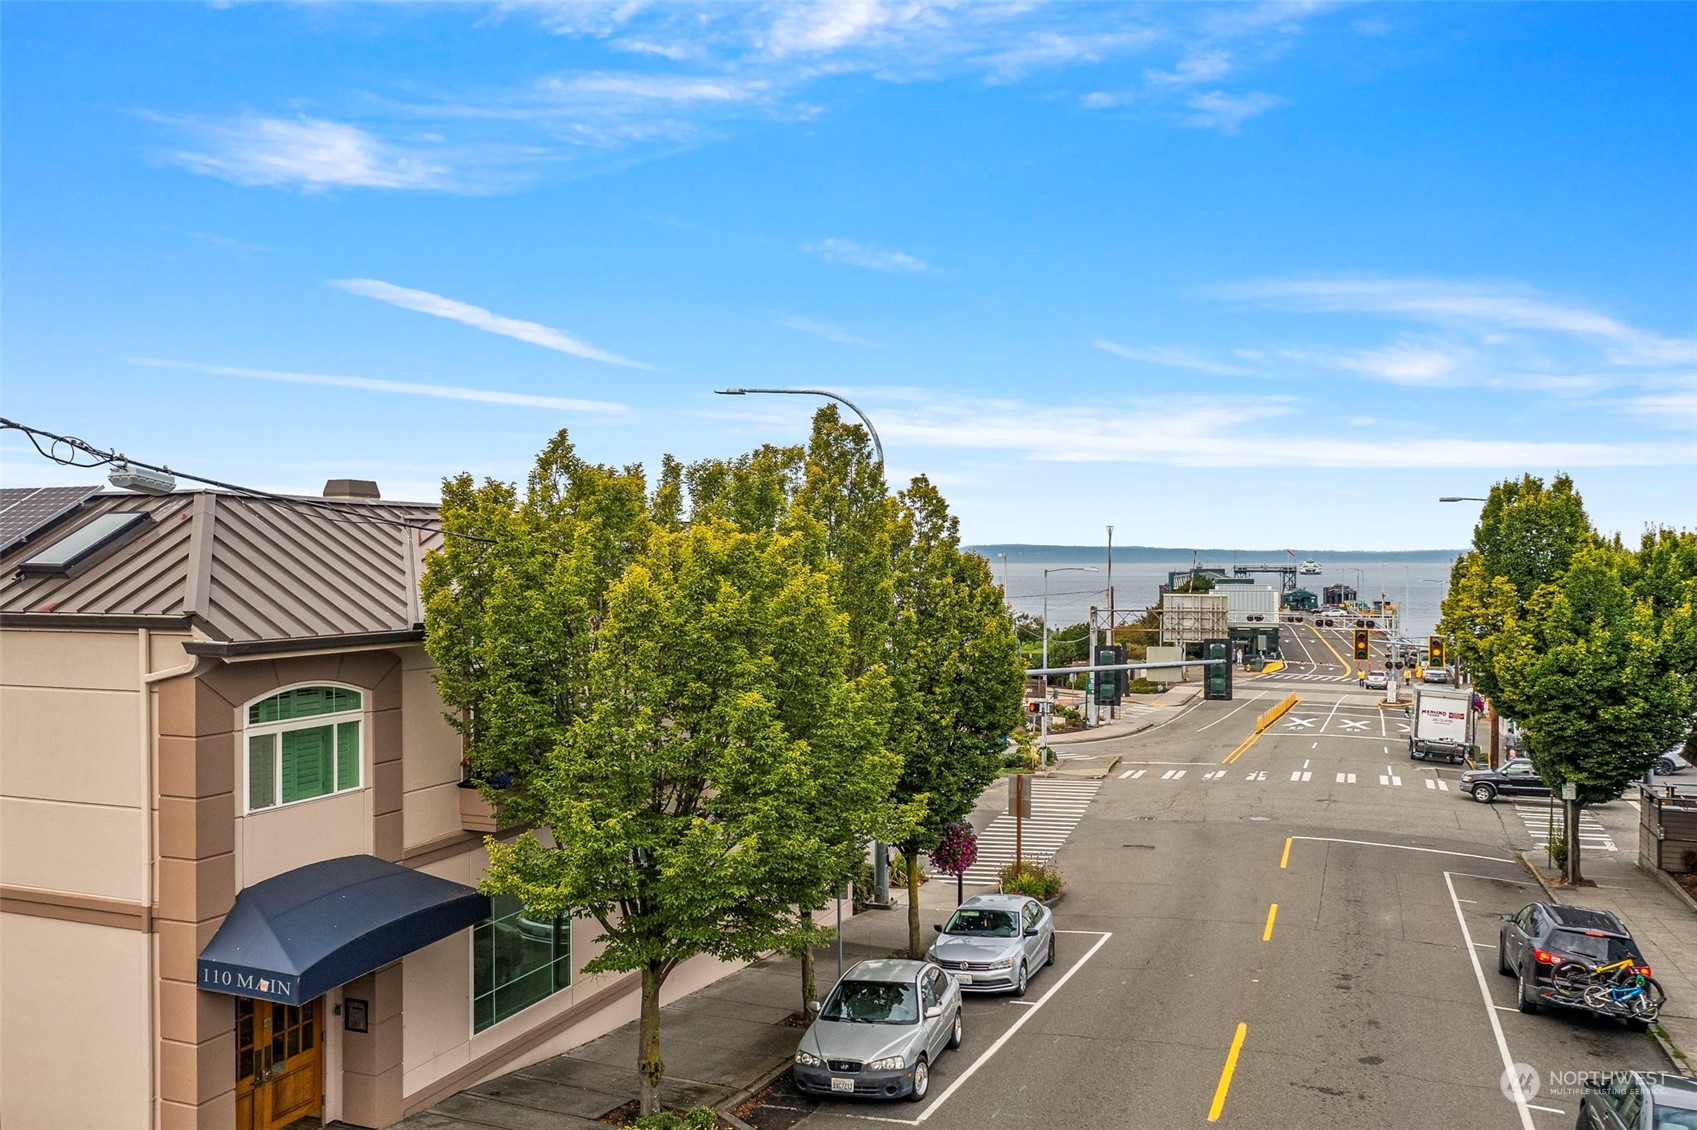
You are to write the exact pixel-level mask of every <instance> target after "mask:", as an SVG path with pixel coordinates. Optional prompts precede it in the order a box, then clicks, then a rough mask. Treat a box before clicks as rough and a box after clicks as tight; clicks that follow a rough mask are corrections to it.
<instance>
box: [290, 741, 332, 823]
mask: <svg viewBox="0 0 1697 1130" xmlns="http://www.w3.org/2000/svg"><path fill="white" fill-rule="evenodd" d="M334 734H335V727H333V726H313V727H312V728H311V729H306V730H285V731H283V733H282V734H281V735H279V736H280V737H281V738H282V747H283V803H284V804H292V803H294V802H295V801H297V800H309V799H311V798H312V797H315V796H325V795H326V794H328V793H333V792H335V791H336V784H335V778H334V777H333V776H332V775H331V774H332V772H333V766H334V759H333V756H332V754H333V751H332V747H331V739H332V737H333V735H334Z"/></svg>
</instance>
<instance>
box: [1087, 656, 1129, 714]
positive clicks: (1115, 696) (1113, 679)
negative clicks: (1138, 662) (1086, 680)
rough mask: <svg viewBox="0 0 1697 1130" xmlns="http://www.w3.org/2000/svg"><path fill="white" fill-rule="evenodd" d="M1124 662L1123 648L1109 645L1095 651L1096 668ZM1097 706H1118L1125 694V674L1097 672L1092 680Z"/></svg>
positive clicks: (1122, 672) (1121, 672)
mask: <svg viewBox="0 0 1697 1130" xmlns="http://www.w3.org/2000/svg"><path fill="white" fill-rule="evenodd" d="M1124 662H1125V648H1123V647H1120V646H1119V645H1118V644H1110V645H1106V646H1103V647H1099V648H1097V649H1096V666H1107V665H1109V664H1113V663H1124ZM1094 682H1095V686H1096V705H1097V706H1118V705H1119V704H1120V699H1121V697H1122V696H1123V695H1124V694H1125V688H1126V682H1127V679H1126V672H1124V671H1098V672H1096V678H1095V680H1094Z"/></svg>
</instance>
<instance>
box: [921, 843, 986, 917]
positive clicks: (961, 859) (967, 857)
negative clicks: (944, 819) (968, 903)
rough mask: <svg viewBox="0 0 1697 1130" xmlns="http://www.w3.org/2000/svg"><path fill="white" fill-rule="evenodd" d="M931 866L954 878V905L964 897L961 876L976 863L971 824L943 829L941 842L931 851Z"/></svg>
mask: <svg viewBox="0 0 1697 1130" xmlns="http://www.w3.org/2000/svg"><path fill="white" fill-rule="evenodd" d="M930 854H931V865H932V866H933V867H935V868H937V870H939V871H943V872H946V873H947V874H950V875H953V876H954V877H955V905H956V906H959V905H960V904H961V901H962V899H963V898H964V896H965V883H964V879H963V876H965V875H966V871H967V868H969V867H971V866H972V865H973V864H974V863H977V862H978V837H977V836H976V835H975V834H974V833H973V831H972V825H971V824H950V825H949V826H948V827H946V828H944V829H943V840H942V842H941V843H939V844H938V845H937V846H936V848H934V849H933V850H932V851H931V853H930Z"/></svg>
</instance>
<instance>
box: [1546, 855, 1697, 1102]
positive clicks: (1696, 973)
mask: <svg viewBox="0 0 1697 1130" xmlns="http://www.w3.org/2000/svg"><path fill="white" fill-rule="evenodd" d="M1521 858H1522V859H1524V860H1526V861H1527V867H1528V868H1529V869H1530V870H1531V871H1532V873H1533V875H1534V876H1535V877H1536V878H1537V879H1538V882H1539V884H1540V885H1541V886H1543V888H1544V891H1545V893H1546V894H1547V895H1549V897H1550V900H1551V901H1552V902H1559V903H1563V904H1565V905H1568V906H1579V907H1584V908H1586V909H1588V910H1608V911H1613V912H1614V913H1615V914H1616V915H1617V916H1619V918H1620V920H1621V921H1622V922H1624V923H1626V928H1627V929H1628V930H1630V931H1631V932H1632V937H1633V938H1634V940H1636V941H1637V942H1638V945H1639V947H1640V948H1641V949H1642V950H1643V951H1644V960H1645V961H1648V962H1649V963H1650V968H1651V969H1653V970H1654V971H1655V974H1654V976H1655V978H1656V980H1657V981H1659V982H1661V985H1662V988H1663V990H1665V991H1666V992H1667V995H1668V999H1667V1003H1666V1004H1665V1005H1663V1006H1662V1015H1661V1020H1660V1022H1659V1025H1658V1027H1659V1028H1660V1029H1661V1031H1660V1033H1658V1035H1659V1036H1660V1037H1661V1040H1662V1044H1663V1048H1664V1050H1666V1051H1667V1052H1668V1054H1669V1055H1671V1056H1673V1057H1674V1066H1675V1067H1677V1068H1678V1069H1679V1070H1680V1071H1682V1072H1684V1073H1685V1074H1687V1075H1691V1076H1694V1077H1697V911H1693V910H1692V909H1691V908H1690V907H1689V906H1688V905H1686V904H1685V902H1684V901H1683V900H1681V899H1680V898H1679V896H1678V895H1676V894H1674V893H1673V892H1672V891H1670V890H1668V889H1667V888H1666V887H1664V886H1662V885H1661V883H1659V882H1657V881H1656V878H1655V876H1653V875H1650V874H1647V873H1646V872H1644V871H1642V870H1640V869H1639V867H1638V865H1637V862H1636V860H1637V855H1636V853H1635V852H1631V851H1619V852H1601V851H1596V852H1587V853H1586V854H1585V856H1584V858H1583V859H1582V860H1581V867H1582V870H1583V873H1584V875H1585V877H1586V878H1587V879H1589V880H1590V881H1592V882H1593V883H1596V884H1597V885H1596V886H1595V887H1567V886H1560V885H1557V884H1556V883H1555V880H1554V878H1553V877H1552V876H1549V875H1546V874H1544V873H1543V872H1542V870H1541V869H1540V868H1539V867H1538V866H1537V864H1541V863H1543V862H1544V858H1543V856H1542V854H1541V853H1539V852H1524V853H1522V856H1521Z"/></svg>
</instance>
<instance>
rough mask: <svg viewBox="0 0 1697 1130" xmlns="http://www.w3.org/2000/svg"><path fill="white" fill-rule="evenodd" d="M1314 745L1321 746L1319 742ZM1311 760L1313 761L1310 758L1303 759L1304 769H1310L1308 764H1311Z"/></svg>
mask: <svg viewBox="0 0 1697 1130" xmlns="http://www.w3.org/2000/svg"><path fill="white" fill-rule="evenodd" d="M1314 744H1315V745H1319V744H1320V743H1319V742H1315V743H1314ZM1310 760H1311V759H1310V758H1306V757H1305V758H1303V759H1302V767H1303V768H1304V769H1306V768H1308V762H1309V761H1310Z"/></svg>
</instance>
